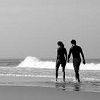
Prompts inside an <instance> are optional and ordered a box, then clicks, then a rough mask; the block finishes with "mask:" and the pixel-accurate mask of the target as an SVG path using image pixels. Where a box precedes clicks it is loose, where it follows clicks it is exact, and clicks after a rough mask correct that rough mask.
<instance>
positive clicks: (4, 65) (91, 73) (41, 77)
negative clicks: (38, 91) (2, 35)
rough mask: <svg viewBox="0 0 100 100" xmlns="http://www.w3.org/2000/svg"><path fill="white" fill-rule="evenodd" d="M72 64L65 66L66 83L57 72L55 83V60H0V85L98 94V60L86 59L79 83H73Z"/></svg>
mask: <svg viewBox="0 0 100 100" xmlns="http://www.w3.org/2000/svg"><path fill="white" fill-rule="evenodd" d="M74 79H75V75H74V70H73V64H72V62H71V61H70V63H67V65H66V83H63V81H62V70H61V67H60V70H59V79H58V82H55V59H38V58H36V57H31V56H28V57H26V58H25V59H0V85H18V86H19V85H22V86H34V85H35V86H45V87H46V86H47V87H56V88H58V89H62V90H65V91H66V90H74V91H81V90H82V91H96V92H100V59H86V64H85V65H83V64H81V66H80V79H81V83H80V84H78V83H75V82H74Z"/></svg>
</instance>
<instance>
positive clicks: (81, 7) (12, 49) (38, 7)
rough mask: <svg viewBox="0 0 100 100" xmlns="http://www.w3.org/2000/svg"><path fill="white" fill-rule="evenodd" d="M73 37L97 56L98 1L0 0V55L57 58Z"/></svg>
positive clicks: (89, 55)
mask: <svg viewBox="0 0 100 100" xmlns="http://www.w3.org/2000/svg"><path fill="white" fill-rule="evenodd" d="M72 39H76V41H77V45H80V46H81V47H82V49H83V52H84V55H85V58H100V44H99V43H100V1H99V0H0V58H25V57H27V56H33V57H38V58H56V49H57V42H58V41H59V40H60V41H62V42H63V43H64V45H65V47H66V49H67V52H69V49H70V47H71V44H70V41H71V40H72Z"/></svg>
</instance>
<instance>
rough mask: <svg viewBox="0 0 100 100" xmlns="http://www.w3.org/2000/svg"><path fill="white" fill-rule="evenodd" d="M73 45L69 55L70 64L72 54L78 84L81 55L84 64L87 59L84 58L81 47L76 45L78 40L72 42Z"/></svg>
mask: <svg viewBox="0 0 100 100" xmlns="http://www.w3.org/2000/svg"><path fill="white" fill-rule="evenodd" d="M71 44H72V47H71V48H70V51H69V54H68V62H69V58H70V55H71V54H72V56H73V67H74V71H75V78H76V80H77V81H78V82H80V77H79V66H80V63H81V57H80V54H81V55H82V58H83V64H85V58H84V54H83V51H82V48H81V47H80V46H77V45H76V40H72V41H71Z"/></svg>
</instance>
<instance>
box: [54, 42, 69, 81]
mask: <svg viewBox="0 0 100 100" xmlns="http://www.w3.org/2000/svg"><path fill="white" fill-rule="evenodd" d="M57 44H58V48H57V59H56V81H57V79H58V70H59V66H60V65H61V67H62V72H63V81H64V82H65V66H66V62H67V50H66V48H65V47H64V44H63V42H61V41H58V42H57Z"/></svg>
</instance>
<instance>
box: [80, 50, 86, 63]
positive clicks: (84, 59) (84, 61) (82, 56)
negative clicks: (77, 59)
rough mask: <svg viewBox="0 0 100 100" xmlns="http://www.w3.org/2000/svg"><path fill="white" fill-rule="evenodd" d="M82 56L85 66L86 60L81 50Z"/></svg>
mask: <svg viewBox="0 0 100 100" xmlns="http://www.w3.org/2000/svg"><path fill="white" fill-rule="evenodd" d="M81 55H82V59H83V64H85V58H84V54H83V51H82V50H81Z"/></svg>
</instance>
